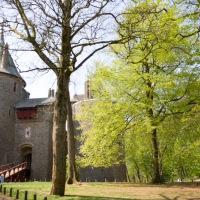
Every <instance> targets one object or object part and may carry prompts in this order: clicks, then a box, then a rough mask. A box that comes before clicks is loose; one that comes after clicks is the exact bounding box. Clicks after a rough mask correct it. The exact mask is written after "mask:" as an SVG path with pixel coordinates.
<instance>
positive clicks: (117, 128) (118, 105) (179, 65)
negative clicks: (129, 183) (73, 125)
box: [80, 1, 200, 183]
mask: <svg viewBox="0 0 200 200" xmlns="http://www.w3.org/2000/svg"><path fill="white" fill-rule="evenodd" d="M134 2H135V1H134ZM184 8H185V7H184V6H181V8H179V7H178V6H177V5H176V4H173V3H172V4H165V1H139V2H137V3H136V2H135V3H134V5H132V6H129V7H127V9H126V11H125V12H124V14H123V20H122V21H121V24H120V26H119V28H118V31H117V33H118V37H119V38H123V37H126V38H128V41H127V42H126V43H124V44H117V45H111V46H110V47H111V51H112V52H113V53H114V54H115V56H116V60H115V61H114V62H113V63H111V64H109V65H106V64H101V63H99V64H98V65H97V67H96V69H95V70H94V72H93V73H92V74H91V75H90V77H89V78H90V83H91V86H90V87H91V88H92V90H93V91H94V92H93V93H94V97H95V101H92V104H91V103H89V106H85V107H86V108H87V109H86V113H88V114H86V113H85V114H83V116H81V117H80V118H81V119H82V120H83V119H84V120H86V121H89V120H90V121H91V128H90V129H87V130H85V131H84V125H83V132H84V134H83V137H82V140H83V146H82V148H81V152H82V154H83V156H84V159H83V160H84V161H85V163H87V164H88V163H90V164H92V165H94V166H103V165H106V166H110V165H112V164H113V163H119V162H124V161H126V162H127V164H128V166H129V168H130V171H132V172H131V173H132V178H133V179H134V180H139V181H142V180H143V181H144V180H145V181H150V180H151V181H152V182H153V183H162V182H163V181H164V180H163V173H164V174H166V176H167V175H168V178H173V176H172V171H173V170H174V171H175V170H177V171H178V172H177V173H176V174H175V176H181V175H183V174H184V173H185V172H184V170H188V171H190V170H191V168H190V169H187V167H186V166H189V163H190V162H191V159H189V154H187V152H190V150H191V149H192V150H193V151H194V152H193V153H194V154H193V156H194V157H193V158H195V159H198V156H197V155H196V153H197V152H199V146H198V145H197V144H199V142H197V141H198V140H199V139H200V138H199V137H198V136H197V134H195V133H194V132H193V131H189V130H188V129H187V131H186V129H185V128H183V127H185V126H187V125H186V124H187V123H186V121H187V120H183V119H184V117H186V116H187V114H188V113H191V112H192V110H193V109H194V107H195V106H197V105H199V100H200V99H199V81H200V80H199V40H198V35H197V34H196V33H197V32H198V30H197V29H196V28H197V24H198V22H197V20H195V19H194V18H192V17H191V15H190V16H189V18H188V15H187V16H185V13H183V12H184ZM180 11H181V14H180ZM188 20H189V21H190V23H192V25H190V26H189V25H188V23H186V22H187V21H188ZM186 35H187V37H186ZM191 44H192V45H191ZM195 117H198V116H197V115H195ZM186 119H188V118H187V117H186ZM197 129H198V128H197ZM197 129H196V130H197ZM186 133H187V134H186ZM190 134H191V135H190ZM196 136H197V138H196ZM188 138H193V139H194V138H195V139H194V140H190V142H189V141H188V140H187V139H188ZM185 140H187V141H188V145H189V146H188V149H187V148H185V152H183V151H181V150H182V148H181V145H183V143H182V142H184V141H185ZM195 141H196V142H195ZM193 142H195V143H196V145H195V144H194V146H193ZM94 144H95V145H94ZM96 144H98V145H96ZM91 147H92V148H91ZM190 148H191V149H190ZM94 155H95V156H94ZM172 155H173V156H172ZM190 158H191V157H190ZM189 160H190V161H189ZM175 161H176V162H175ZM184 162H185V163H186V165H184ZM196 166H197V165H196ZM197 168H198V167H197ZM197 168H196V170H197ZM163 170H164V171H163ZM170 170H171V171H170ZM193 172H194V171H193ZM173 173H174V172H173ZM190 175H191V173H190Z"/></svg>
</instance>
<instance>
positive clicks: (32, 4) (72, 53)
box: [0, 0, 119, 195]
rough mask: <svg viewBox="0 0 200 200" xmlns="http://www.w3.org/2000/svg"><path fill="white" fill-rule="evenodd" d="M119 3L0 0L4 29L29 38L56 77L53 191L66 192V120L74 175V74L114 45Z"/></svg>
mask: <svg viewBox="0 0 200 200" xmlns="http://www.w3.org/2000/svg"><path fill="white" fill-rule="evenodd" d="M117 6H118V3H117V2H116V1H115V2H112V1H110V0H100V1H93V0H87V1H85V0H47V1H46V0H34V1H31V0H4V1H0V7H1V11H2V12H1V17H2V18H3V19H4V25H5V27H7V28H8V29H9V30H10V31H11V32H12V33H15V34H16V35H17V36H18V37H19V38H20V39H21V40H22V41H24V42H26V44H28V45H27V46H28V50H32V51H35V52H36V53H37V55H38V56H39V57H40V58H41V59H42V61H43V62H44V63H45V64H46V69H51V70H53V71H54V72H55V74H56V76H57V91H56V100H55V105H54V121H53V174H52V190H51V193H52V194H57V195H64V191H65V181H66V177H65V174H66V173H65V171H66V161H65V159H66V130H65V123H66V119H67V140H68V161H69V163H68V183H73V181H74V179H76V176H75V149H74V130H73V122H72V109H71V103H70V94H69V82H70V76H71V74H72V73H73V72H75V71H76V70H78V69H79V68H80V67H81V66H82V65H83V64H84V63H85V62H86V61H87V60H88V59H89V58H91V57H92V56H93V55H94V54H95V53H96V52H98V51H100V50H102V49H104V48H105V47H107V46H108V45H109V44H112V43H113V41H112V38H111V37H110V33H112V29H113V26H114V23H115V22H117V15H115V13H113V10H114V8H116V7H117ZM116 10H118V11H119V9H116ZM111 11H112V13H111ZM112 23H113V26H112V25H111V24H112ZM108 24H109V26H108ZM115 42H116V41H115ZM44 69H45V68H43V69H42V70H44Z"/></svg>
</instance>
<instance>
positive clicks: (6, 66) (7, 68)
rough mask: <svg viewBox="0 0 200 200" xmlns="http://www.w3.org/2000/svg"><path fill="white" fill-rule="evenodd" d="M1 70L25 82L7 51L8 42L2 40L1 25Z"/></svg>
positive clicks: (2, 31)
mask: <svg viewBox="0 0 200 200" xmlns="http://www.w3.org/2000/svg"><path fill="white" fill-rule="evenodd" d="M1 72H2V73H6V74H10V75H13V76H16V77H18V78H20V79H22V80H23V82H24V84H26V83H25V81H24V79H23V78H22V77H21V75H20V74H19V72H18V70H17V68H16V66H15V64H14V62H13V59H12V57H11V55H10V53H9V51H8V44H7V43H5V40H4V30H3V26H1V33H0V73H1Z"/></svg>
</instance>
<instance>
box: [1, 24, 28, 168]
mask: <svg viewBox="0 0 200 200" xmlns="http://www.w3.org/2000/svg"><path fill="white" fill-rule="evenodd" d="M0 28H1V30H0V31H1V32H0V127H1V128H0V165H2V164H6V163H9V162H12V161H13V150H14V138H15V109H14V106H15V105H16V103H17V102H18V101H19V100H21V99H23V98H24V97H26V95H27V94H28V93H27V92H26V91H25V90H24V87H25V85H26V83H25V81H24V80H23V79H22V77H21V76H20V74H19V73H18V71H17V68H16V66H15V64H14V62H13V59H12V57H11V55H10V53H9V51H8V44H6V43H5V41H4V30H3V27H2V26H1V27H0Z"/></svg>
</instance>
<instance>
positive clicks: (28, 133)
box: [25, 127, 31, 138]
mask: <svg viewBox="0 0 200 200" xmlns="http://www.w3.org/2000/svg"><path fill="white" fill-rule="evenodd" d="M30 137H31V128H30V127H26V129H25V138H30Z"/></svg>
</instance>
